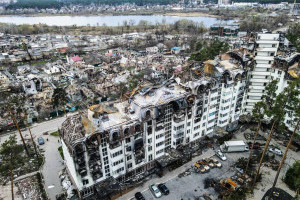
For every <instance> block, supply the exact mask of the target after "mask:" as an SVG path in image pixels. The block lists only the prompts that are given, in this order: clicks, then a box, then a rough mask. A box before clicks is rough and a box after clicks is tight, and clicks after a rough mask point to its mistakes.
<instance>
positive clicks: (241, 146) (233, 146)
mask: <svg viewBox="0 0 300 200" xmlns="http://www.w3.org/2000/svg"><path fill="white" fill-rule="evenodd" d="M220 149H221V151H222V152H240V151H249V146H248V145H247V144H246V143H245V142H244V141H242V140H239V141H225V142H224V144H222V145H221V146H220Z"/></svg>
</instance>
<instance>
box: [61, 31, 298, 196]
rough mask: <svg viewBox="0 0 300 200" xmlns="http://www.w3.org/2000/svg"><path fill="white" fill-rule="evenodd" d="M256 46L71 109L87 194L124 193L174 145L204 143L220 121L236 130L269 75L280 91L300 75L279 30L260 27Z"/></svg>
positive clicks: (67, 145)
mask: <svg viewBox="0 0 300 200" xmlns="http://www.w3.org/2000/svg"><path fill="white" fill-rule="evenodd" d="M255 45H256V48H255V51H254V52H253V53H254V55H253V56H249V55H246V54H247V52H246V51H245V49H238V50H234V51H230V52H227V53H225V54H222V55H219V56H217V57H216V58H215V59H214V60H208V61H206V62H203V63H197V62H192V63H189V64H188V66H184V67H180V68H178V69H177V68H176V70H175V71H174V74H173V76H172V77H171V78H170V79H168V80H165V81H161V82H159V83H151V82H148V83H143V84H141V85H139V86H138V87H137V88H135V89H134V90H132V91H131V92H130V93H128V94H126V95H124V97H125V98H126V99H122V100H119V101H114V102H106V103H101V104H98V105H93V106H91V107H89V109H88V110H87V111H85V112H82V113H79V114H76V115H73V116H69V117H68V118H67V120H66V121H65V122H64V123H63V125H62V129H61V137H62V147H63V153H64V158H65V163H66V166H67V171H68V174H69V176H70V180H71V181H72V183H73V185H74V187H75V188H76V189H77V191H78V192H79V195H80V197H81V198H83V199H90V198H92V197H94V199H102V198H104V197H105V196H106V195H108V194H109V193H113V192H114V191H117V192H118V191H120V190H121V188H122V187H121V185H122V184H125V183H127V182H128V181H130V182H134V181H138V179H139V177H144V176H146V174H147V172H149V171H150V170H151V169H154V168H155V167H156V166H157V165H158V164H159V162H158V160H159V159H161V158H163V157H168V155H170V154H169V152H170V151H172V150H174V149H178V148H182V147H192V146H194V145H197V143H198V142H199V141H200V140H201V139H202V138H203V137H204V136H210V135H212V134H214V131H215V130H216V127H222V128H226V129H227V130H232V129H234V127H235V126H236V124H237V122H238V119H239V117H240V116H241V115H242V114H247V113H251V110H252V108H253V105H254V103H255V102H257V101H259V100H260V98H261V95H262V93H263V92H264V88H265V86H266V84H267V83H268V82H270V81H271V80H274V79H277V80H278V81H279V87H278V91H281V90H283V88H284V87H285V86H286V85H287V83H288V81H289V80H291V79H293V78H298V77H299V58H300V56H299V54H292V55H290V54H289V55H288V56H278V54H279V53H281V55H284V51H282V49H281V48H280V47H279V46H280V42H279V35H278V34H268V33H264V34H258V35H257V38H256V43H255ZM250 53H252V52H250ZM251 58H253V59H251ZM260 93H261V94H260ZM287 120H289V118H287ZM287 123H288V122H287Z"/></svg>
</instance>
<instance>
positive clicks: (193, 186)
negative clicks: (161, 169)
mask: <svg viewBox="0 0 300 200" xmlns="http://www.w3.org/2000/svg"><path fill="white" fill-rule="evenodd" d="M225 155H226V157H227V160H226V161H221V160H220V159H219V158H218V157H216V156H213V157H212V158H216V159H217V160H218V161H219V162H220V163H222V168H213V169H210V171H209V172H208V173H204V174H201V173H195V172H193V170H191V172H192V173H191V174H190V175H187V176H184V177H181V178H179V177H178V176H176V177H175V178H173V179H170V180H168V181H167V182H165V185H166V186H167V187H168V188H169V190H170V194H169V195H167V196H164V195H163V196H162V197H161V198H160V199H162V200H171V199H172V200H173V199H179V200H181V199H182V200H192V199H196V197H199V196H201V195H203V194H205V193H208V194H212V195H213V196H215V197H217V193H216V192H215V191H214V189H213V188H207V189H204V180H205V179H206V178H207V177H209V178H216V179H220V178H229V177H231V176H233V175H234V174H235V173H236V172H237V170H236V169H235V167H234V166H233V165H234V163H235V161H236V160H237V159H238V158H240V157H247V156H248V155H249V152H242V153H227V154H225ZM190 167H191V166H190ZM153 183H155V184H159V183H161V182H155V181H151V180H150V181H149V182H148V183H147V185H148V186H149V185H151V184H153ZM141 192H142V194H143V196H144V197H145V199H146V200H148V199H149V200H151V199H156V198H155V197H154V196H153V194H152V193H151V192H150V190H149V189H148V188H147V189H146V190H144V191H141ZM124 199H125V198H124Z"/></svg>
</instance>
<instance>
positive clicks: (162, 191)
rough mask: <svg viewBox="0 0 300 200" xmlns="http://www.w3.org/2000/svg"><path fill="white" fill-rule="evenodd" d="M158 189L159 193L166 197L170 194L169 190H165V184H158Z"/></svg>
mask: <svg viewBox="0 0 300 200" xmlns="http://www.w3.org/2000/svg"><path fill="white" fill-rule="evenodd" d="M157 187H158V189H159V190H160V191H161V193H163V194H164V195H168V194H169V193H170V191H169V189H168V188H167V186H166V185H165V184H162V183H161V184H159V185H158V186H157Z"/></svg>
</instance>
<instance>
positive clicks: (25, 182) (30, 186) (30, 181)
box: [17, 176, 42, 200]
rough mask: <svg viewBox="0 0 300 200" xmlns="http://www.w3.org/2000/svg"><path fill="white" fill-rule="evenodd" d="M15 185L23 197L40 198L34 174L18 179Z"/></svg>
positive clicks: (36, 199) (34, 199)
mask: <svg viewBox="0 0 300 200" xmlns="http://www.w3.org/2000/svg"><path fill="white" fill-rule="evenodd" d="M17 187H18V190H19V191H18V192H20V193H21V195H22V196H23V199H30V200H38V199H41V198H42V197H41V192H40V191H39V187H38V180H37V178H36V176H31V177H27V178H24V179H22V180H20V181H18V182H17Z"/></svg>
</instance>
